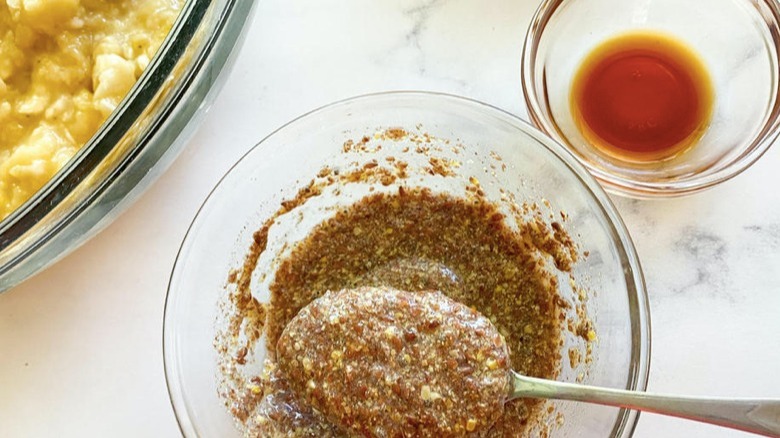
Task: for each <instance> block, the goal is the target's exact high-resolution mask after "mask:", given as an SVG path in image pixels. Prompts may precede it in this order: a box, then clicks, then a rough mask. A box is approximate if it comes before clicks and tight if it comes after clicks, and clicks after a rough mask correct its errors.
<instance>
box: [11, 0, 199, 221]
mask: <svg viewBox="0 0 780 438" xmlns="http://www.w3.org/2000/svg"><path fill="white" fill-rule="evenodd" d="M183 1H184V0H5V1H4V2H2V0H0V220H2V219H3V218H5V217H6V216H8V215H9V214H10V213H11V212H13V210H14V209H16V208H17V207H19V205H21V204H22V203H23V202H25V201H26V200H27V199H28V198H29V197H30V196H32V194H33V193H35V192H36V191H37V190H38V189H39V188H41V186H43V185H44V184H45V183H46V181H48V180H49V178H51V177H52V176H53V175H54V174H55V173H56V172H57V171H58V170H59V169H60V168H61V167H62V166H63V165H64V164H65V163H66V162H67V161H68V160H69V159H70V158H71V157H72V156H73V154H75V153H76V151H78V149H79V148H80V147H81V146H83V145H84V143H86V142H87V141H88V140H89V138H90V137H91V136H92V135H93V134H94V133H95V132H96V131H97V129H98V128H99V127H100V125H101V124H102V123H103V122H104V121H105V120H106V118H107V117H108V115H109V114H111V112H112V111H113V110H114V108H116V106H117V105H118V104H119V102H120V101H121V100H122V98H123V97H124V95H125V94H126V93H127V92H128V91H129V90H130V88H131V87H132V86H133V84H134V83H135V81H136V80H137V79H138V77H139V76H140V75H141V72H142V71H143V70H144V69H145V68H146V66H147V65H148V64H149V61H150V59H151V58H152V56H153V55H154V53H155V52H156V51H157V49H158V47H159V46H160V44H161V43H162V41H163V39H164V38H165V35H166V34H167V33H168V31H169V30H170V28H171V26H172V25H173V22H174V20H175V19H176V16H177V15H178V13H179V10H180V9H181V6H182V3H183Z"/></svg>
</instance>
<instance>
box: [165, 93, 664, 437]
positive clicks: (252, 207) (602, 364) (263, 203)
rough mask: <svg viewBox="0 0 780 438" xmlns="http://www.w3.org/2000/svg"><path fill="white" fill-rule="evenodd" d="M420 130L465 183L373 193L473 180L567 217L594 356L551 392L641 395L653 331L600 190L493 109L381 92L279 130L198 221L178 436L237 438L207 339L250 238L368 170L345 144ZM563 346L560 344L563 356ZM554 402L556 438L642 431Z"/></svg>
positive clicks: (184, 268) (189, 259) (257, 357)
mask: <svg viewBox="0 0 780 438" xmlns="http://www.w3.org/2000/svg"><path fill="white" fill-rule="evenodd" d="M418 126H422V128H420V129H423V130H424V132H425V133H429V134H430V135H432V136H433V138H435V139H440V140H441V141H445V140H446V141H449V140H452V143H451V144H452V145H454V144H461V145H463V148H464V149H463V152H461V153H460V155H458V156H457V157H458V161H459V162H461V163H462V166H461V167H459V168H458V173H459V176H458V177H452V178H440V177H436V176H435V175H433V176H428V177H426V178H422V177H421V178H420V179H418V178H417V177H416V176H415V177H413V178H410V179H409V180H408V183H407V182H400V181H399V182H394V183H392V184H391V185H390V186H389V187H385V188H382V186H381V185H379V184H377V187H376V188H377V190H392V189H393V188H395V190H397V187H394V185H396V184H404V185H407V184H409V185H412V186H422V187H429V188H431V189H432V190H435V191H437V192H441V191H445V192H447V193H456V195H458V194H459V195H460V196H462V193H463V192H462V187H463V186H462V183H463V182H464V181H465V182H467V181H469V180H470V179H471V178H472V177H474V178H478V180H479V181H480V182H481V183H482V184H481V187H483V188H484V190H485V193H487V195H488V196H489V197H490V198H491V199H495V198H498V197H499V196H500V192H499V189H501V190H504V193H511V194H512V195H514V196H515V198H516V199H517V202H519V203H522V202H525V201H531V202H543V203H544V205H547V206H549V208H550V209H551V211H553V212H556V213H555V216H556V217H557V216H558V213H557V212H559V211H565V212H566V213H567V214H568V217H569V219H568V220H567V222H566V224H567V225H566V228H567V229H568V231H569V232H570V233H571V234H572V236H575V240H576V241H577V243H578V244H579V245H580V247H581V248H582V250H587V251H589V255H588V256H587V257H585V258H584V259H582V260H580V261H579V262H578V263H576V264H575V265H574V269H573V271H572V273H571V275H572V276H573V278H574V280H575V281H576V282H577V283H578V284H581V285H582V284H585V285H587V289H588V290H589V291H591V292H592V293H590V294H589V296H588V301H587V306H588V308H587V312H588V316H589V317H590V319H591V322H592V324H593V328H594V330H595V332H596V335H597V336H598V341H596V342H595V343H594V344H593V357H592V359H593V360H592V362H590V363H589V364H588V365H583V364H581V365H580V366H575V365H572V366H574V367H575V368H574V369H572V366H569V361H568V360H564V361H563V363H562V370H561V374H560V376H559V379H560V380H562V381H570V382H573V381H576V380H578V378H579V375H580V373H582V375H583V377H582V378H583V379H584V380H583V383H588V384H593V385H601V386H608V387H615V388H626V389H634V390H640V391H641V390H644V389H645V387H646V385H647V373H648V369H649V361H650V331H649V329H650V320H649V309H648V303H647V295H646V291H645V285H644V280H643V277H642V272H641V268H640V265H639V260H638V259H637V256H636V252H635V251H634V247H633V244H632V243H631V239H630V237H629V235H628V232H627V231H626V229H625V226H624V225H623V223H622V221H621V219H620V217H619V216H618V214H617V212H616V210H615V208H614V207H613V205H612V204H611V202H610V200H609V198H608V196H607V195H606V194H605V193H604V191H603V190H602V189H601V187H600V186H599V185H598V183H596V181H595V180H594V179H593V178H592V177H591V176H590V175H589V174H588V173H587V171H586V170H585V169H584V168H583V167H582V166H581V165H580V164H579V163H577V161H576V160H575V159H574V157H572V155H571V154H570V153H568V152H567V151H566V150H565V149H564V148H563V147H562V146H561V145H559V144H557V143H555V142H554V141H552V140H550V139H549V138H548V137H546V136H544V135H543V134H541V133H540V132H538V131H537V130H536V129H534V128H532V127H531V126H530V125H528V124H527V123H525V122H523V121H521V120H520V119H518V118H517V117H515V116H512V115H510V114H508V113H505V112H503V111H501V110H498V109H496V108H494V107H491V106H488V105H485V104H482V103H479V102H475V101H472V100H467V99H463V98H457V97H454V96H449V95H442V94H434V93H417V92H403V93H383V94H376V95H369V96H363V97H359V98H355V99H349V100H346V101H342V102H337V103H334V104H332V105H329V106H327V107H324V108H321V109H318V110H316V111H313V112H311V113H309V114H307V115H305V116H303V117H301V118H299V119H297V120H295V121H293V122H291V123H289V124H287V125H285V126H284V127H282V128H280V129H279V130H278V131H276V132H274V133H273V134H271V135H270V136H269V137H267V138H266V139H264V140H263V141H262V142H260V143H259V144H258V145H257V146H256V147H254V148H253V149H252V150H251V151H250V152H249V153H247V155H245V156H244V157H243V158H242V159H241V161H239V162H238V163H237V164H236V165H235V166H234V167H233V168H232V169H231V170H230V172H228V173H227V174H226V175H225V176H224V177H223V178H222V180H221V181H220V182H219V184H218V185H217V186H216V187H215V188H214V190H213V191H212V192H211V194H210V195H209V197H208V199H206V201H205V202H204V204H203V206H202V207H201V208H200V210H199V212H198V214H197V216H196V217H195V218H194V220H193V222H192V224H191V226H190V229H189V230H188V232H187V235H186V237H185V239H184V242H183V243H182V246H181V249H180V251H179V255H178V257H177V259H176V263H175V266H174V268H173V273H172V275H171V281H170V284H169V287H168V296H167V300H166V305H165V317H164V327H163V350H164V360H165V375H166V379H167V383H168V391H169V394H170V397H171V402H172V403H173V407H174V411H175V413H176V418H177V420H178V422H179V426H180V428H181V431H182V433H183V435H184V436H187V437H196V436H220V437H226V438H227V437H239V436H241V434H240V431H239V430H238V428H237V427H236V425H235V424H234V421H233V418H232V417H231V415H230V414H229V413H228V411H227V408H226V407H225V404H224V401H223V400H222V399H221V398H220V397H219V395H218V387H219V385H218V376H219V364H218V354H217V351H216V349H215V347H214V340H215V336H217V334H218V333H219V330H220V327H221V325H222V324H224V322H225V321H224V319H221V315H222V312H221V310H220V303H221V302H223V301H222V300H223V299H224V297H225V296H226V294H228V293H229V290H230V288H231V287H233V286H231V285H230V284H228V283H227V278H228V275H229V273H230V272H231V270H233V269H235V268H240V267H241V266H242V264H243V260H244V257H245V255H246V252H247V249H248V248H249V246H250V243H251V242H252V241H253V240H252V239H253V237H252V235H253V233H254V232H255V231H256V230H257V229H259V228H260V227H261V226H262V224H263V223H264V222H265V221H266V220H267V219H268V218H269V217H270V216H271V215H272V214H273V213H274V212H275V211H277V209H278V208H279V205H280V202H282V201H283V200H285V199H290V198H291V197H293V196H294V195H295V194H296V193H297V192H298V190H299V189H301V188H302V187H303V186H305V185H306V184H307V182H308V181H310V180H311V179H312V178H313V176H314V175H317V173H318V172H319V171H320V169H321V168H322V166H324V165H327V166H331V168H333V169H340V168H344V167H343V166H347V165H348V163H350V162H351V161H352V160H353V159H356V160H358V161H357V162H356V163H357V165H358V166H362V165H363V163H362V162H361V161H359V160H361V158H359V157H355V156H354V155H345V154H344V152H343V150H342V149H343V145H344V142H345V141H346V140H348V139H356V138H357V139H360V138H362V137H363V136H364V135H366V136H371V135H372V134H373V133H375V132H377V130H384V129H388V128H395V127H401V128H404V129H406V130H408V131H410V132H414V131H415V130H416V129H417V127H418ZM412 149H414V147H412ZM444 149H445V151H449V150H450V147H449V146H448V147H446V148H444ZM391 150H393V148H392V147H391V146H390V145H389V144H385V147H383V148H382V150H381V151H379V150H377V151H373V152H371V153H366V154H364V155H365V156H364V158H362V159H365V160H368V161H374V163H376V162H380V163H382V162H384V161H385V160H384V159H383V156H382V154H386V153H395V152H390V151H391ZM453 153H454V151H453ZM495 156H500V157H502V163H503V164H504V165H506V168H505V170H501V171H498V170H496V171H493V170H492V169H491V166H490V163H491V162H492V161H491V160H494V157H495ZM345 157H346V158H345ZM422 160H427V158H422ZM425 162H426V163H427V161H425ZM499 167H502V166H499ZM409 168H410V169H411V168H412V165H411V163H410V166H409ZM458 187H460V189H459V188H458ZM364 189H365V187H364ZM347 191H348V190H346V188H344V190H339V191H338V193H334V194H333V198H331V199H324V198H326V197H327V196H328V195H325V194H324V193H325V192H323V197H322V198H318V199H317V201H316V202H313V204H315V205H318V206H319V207H323V206H325V207H326V208H325V211H331V212H332V210H330V209H328V208H327V207H328V206H330V205H331V201H335V202H338V201H339V200H343V199H344V196H347V195H346V192H347ZM306 205H309V204H308V203H307V204H306ZM319 207H317V208H319ZM301 208H304V207H301ZM312 208H315V207H312ZM311 211H317V210H316V209H315V210H307V214H306V215H304V216H297V213H299V212H297V211H293V212H291V213H290V215H288V216H292V217H293V218H297V217H300V218H302V219H301V221H300V222H299V221H297V220H296V219H293V220H292V222H289V223H288V225H289V224H293V226H292V228H290V229H289V230H292V231H291V232H290V236H293V237H292V238H295V237H294V236H298V238H300V237H301V233H300V230H301V227H304V228H306V229H308V227H309V226H311V225H312V224H310V222H314V223H315V224H316V223H319V221H322V220H324V219H325V218H326V216H327V215H324V214H323V217H319V216H318V215H317V214H314V215H312V214H308V213H310V212H311ZM283 219H284V218H282V219H280V221H282V220H283ZM283 229H284V228H283ZM274 235H275V236H276V237H273V238H272V236H274ZM304 235H305V234H304ZM290 242H291V240H288V237H287V234H285V233H270V234H269V240H268V245H267V248H277V249H278V248H285V247H288V246H287V245H285V244H287V243H290ZM265 256H266V254H264V256H263V257H262V259H265V260H270V261H273V260H275V259H276V258H275V257H274V253H273V252H272V253H271V254H268V257H265ZM267 272H269V271H268V270H267V269H265V268H264V265H263V263H262V260H261V261H260V263H259V264H258V265H257V266H256V268H255V270H254V273H253V276H252V277H253V278H252V284H251V287H252V291H253V294H258V295H255V296H257V297H258V299H263V300H264V299H267V289H265V288H264V287H263V285H262V284H263V282H262V280H260V277H262V274H263V273H267ZM258 281H259V283H258ZM558 284H559V285H560V287H559V290H560V293H561V296H562V297H563V298H564V299H571V297H572V294H573V293H575V292H574V291H573V290H572V288H571V287H570V286H569V285H570V280H569V277H568V275H566V274H563V273H562V274H561V277H560V278H559V282H558ZM565 342H568V341H565ZM264 344H265V337H264V336H263V337H261V338H260V340H259V342H258V344H257V345H256V348H254V350H253V351H251V352H250V353H249V355H247V364H246V365H244V368H245V369H244V370H243V371H244V372H245V373H244V375H247V374H251V375H256V374H259V372H260V369H261V367H262V363H263V359H264V357H265V348H264ZM568 345H569V344H568V343H566V344H564V347H563V350H562V351H563V352H564V357H566V356H565V352H566V351H567V350H568ZM582 366H585V367H586V369H583V368H581V367H582ZM583 371H584V372H583ZM551 403H552V405H553V406H554V407H555V410H556V411H557V412H559V413H562V414H563V420H564V421H563V424H562V425H560V426H559V427H557V428H554V429H553V433H554V434H555V435H556V436H582V437H607V436H611V437H621V438H624V437H629V436H631V434H632V432H633V430H634V427H635V425H636V421H637V418H638V413H637V412H636V411H629V410H622V409H616V408H610V407H604V406H595V405H586V404H581V403H571V402H565V401H556V402H551ZM552 420H553V421H554V420H555V419H554V418H553V419H552ZM559 434H560V435H559Z"/></svg>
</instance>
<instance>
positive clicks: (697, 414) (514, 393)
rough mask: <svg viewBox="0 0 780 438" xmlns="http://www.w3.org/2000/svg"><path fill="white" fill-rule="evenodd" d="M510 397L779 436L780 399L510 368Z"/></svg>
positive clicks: (509, 398)
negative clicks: (622, 385)
mask: <svg viewBox="0 0 780 438" xmlns="http://www.w3.org/2000/svg"><path fill="white" fill-rule="evenodd" d="M510 377H511V385H510V390H509V397H508V398H507V400H512V399H516V398H522V397H534V398H544V399H555V400H572V401H580V402H586V403H595V404H600V405H607V406H616V407H620V408H626V409H634V410H638V411H645V412H652V413H655V414H662V415H669V416H672V417H678V418H685V419H688V420H694V421H700V422H703V423H709V424H715V425H718V426H723V427H730V428H732V429H738V430H742V431H745V432H751V433H756V434H759V435H765V436H771V437H780V400H772V399H727V398H705V397H681V396H674V395H661V394H649V393H645V392H636V391H625V390H619V389H609V388H599V387H595V386H586V385H576V384H572V383H562V382H556V381H551V380H545V379H537V378H535V377H527V376H523V375H521V374H518V373H517V372H515V371H510Z"/></svg>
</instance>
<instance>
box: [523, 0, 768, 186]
mask: <svg viewBox="0 0 780 438" xmlns="http://www.w3.org/2000/svg"><path fill="white" fill-rule="evenodd" d="M779 25H780V6H779V5H778V3H777V2H776V1H770V0H766V1H764V0H712V1H708V2H700V1H696V0H566V1H563V0H545V1H543V2H542V4H541V5H540V7H539V9H538V10H537V11H536V14H535V16H534V18H533V19H532V21H531V25H530V27H529V30H528V35H527V37H526V41H525V47H524V49H523V56H522V83H523V90H524V94H525V99H526V103H527V106H528V113H529V115H530V117H531V120H532V121H533V123H534V124H535V125H536V126H537V127H539V128H540V129H541V130H542V131H544V132H545V133H546V134H547V135H549V136H551V137H552V138H554V139H555V140H557V141H559V142H560V143H561V144H563V145H564V146H566V147H567V148H568V149H569V150H570V151H572V152H573V153H574V155H575V156H576V157H577V158H578V159H579V160H580V162H582V163H583V164H584V165H585V167H587V168H588V170H589V171H590V172H591V173H592V174H593V175H594V176H595V177H596V178H597V179H598V180H599V181H600V182H601V183H602V184H603V185H604V186H605V188H606V189H607V190H608V191H611V192H615V193H618V194H624V195H629V196H633V197H638V198H651V197H669V196H678V195H684V194H689V193H694V192H697V191H700V190H703V189H706V188H708V187H712V186H714V185H715V184H718V183H721V182H724V181H726V180H728V179H731V178H733V177H734V176H736V175H738V174H739V173H741V172H742V171H744V170H745V169H747V168H748V167H749V166H750V165H751V164H753V163H754V162H755V161H756V160H758V159H759V158H760V157H761V155H762V154H763V153H764V152H766V150H767V149H768V148H769V146H770V145H772V143H773V142H774V141H775V139H776V138H777V135H778V126H779V125H780V99H778V93H780V89H779V88H778V71H779V70H778V69H779V67H778V47H780V35H779V34H778V32H777V29H778V26H779ZM633 31H651V32H660V33H663V34H667V35H671V36H672V37H673V38H674V39H676V40H679V41H681V42H683V43H685V45H687V46H689V47H690V48H691V49H693V51H694V52H695V53H696V54H698V55H699V57H700V58H701V60H702V61H703V63H704V66H705V68H706V70H708V71H709V74H710V77H711V79H712V83H713V89H714V106H713V110H712V118H711V120H710V124H709V126H708V127H707V128H706V130H705V132H704V134H703V136H702V137H701V138H700V139H699V140H698V141H697V143H696V144H695V145H694V146H693V147H691V148H690V149H688V150H687V151H684V152H682V153H679V154H677V155H674V156H672V157H670V158H669V159H664V160H660V161H653V162H649V163H636V162H633V163H632V162H629V161H627V160H622V159H617V158H614V157H610V156H609V155H607V154H605V153H604V152H602V151H601V150H599V149H598V148H596V147H594V146H592V145H591V144H590V142H588V141H587V140H586V139H585V137H584V136H583V135H582V134H581V133H580V130H579V129H578V127H577V126H576V122H575V120H574V118H573V117H572V112H571V106H570V98H569V96H570V92H571V91H570V90H571V86H572V79H573V78H574V76H575V72H576V71H577V70H578V68H579V66H580V65H581V64H582V62H583V60H584V59H585V58H586V57H587V55H588V54H590V53H591V52H592V50H593V49H594V48H595V47H596V46H598V45H599V44H600V43H602V42H603V41H605V40H608V39H611V38H612V37H615V36H616V35H620V34H624V33H628V32H633Z"/></svg>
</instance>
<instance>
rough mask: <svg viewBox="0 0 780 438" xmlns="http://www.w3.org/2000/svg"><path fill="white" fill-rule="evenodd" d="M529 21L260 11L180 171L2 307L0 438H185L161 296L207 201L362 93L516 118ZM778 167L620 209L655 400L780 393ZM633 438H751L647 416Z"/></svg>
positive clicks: (320, 7)
mask: <svg viewBox="0 0 780 438" xmlns="http://www.w3.org/2000/svg"><path fill="white" fill-rule="evenodd" d="M538 4H539V1H538V0H534V1H517V0H494V1H491V2H482V1H474V0H400V1H399V0H370V1H365V0H297V1H293V2H291V1H286V0H262V1H258V4H257V12H256V17H255V19H254V23H253V24H252V27H251V29H250V31H249V33H248V35H247V42H246V44H245V46H244V47H243V49H242V51H241V53H240V55H239V56H238V58H237V62H236V66H235V69H234V71H233V73H232V74H231V76H230V77H229V79H228V81H227V83H226V85H225V87H224V90H223V92H222V94H221V95H220V97H219V98H218V99H217V101H216V102H215V103H214V106H213V108H212V109H211V111H210V113H209V114H208V115H207V116H206V118H205V119H204V121H203V124H202V126H201V127H200V129H199V130H198V132H197V133H196V135H195V136H194V138H193V139H192V141H191V143H190V145H189V146H188V148H187V150H185V152H184V153H183V154H182V156H181V157H179V159H178V160H177V161H176V163H175V164H174V165H173V166H172V168H171V169H170V170H169V171H168V172H167V173H166V174H165V175H164V176H163V177H162V178H161V179H160V180H159V181H158V182H157V183H156V184H155V185H154V186H153V187H152V188H151V189H150V190H149V191H148V192H147V193H146V194H145V196H144V197H143V198H142V199H141V200H140V201H139V202H138V203H136V204H135V205H134V206H133V207H132V208H130V209H129V210H128V211H127V212H126V213H125V214H124V215H123V216H122V217H121V218H120V219H119V220H118V221H116V222H115V223H114V224H112V225H111V226H110V227H109V228H108V229H106V230H105V231H104V232H103V233H102V234H100V235H99V236H97V238H95V239H93V240H91V241H90V242H88V243H87V244H86V245H84V246H83V247H82V248H81V249H79V250H78V251H76V252H74V253H73V254H71V255H70V256H68V257H67V258H65V259H64V260H62V261H61V262H59V263H57V264H56V265H55V266H53V267H52V268H50V269H48V270H47V271H45V272H44V273H43V274H41V275H39V276H37V277H35V278H33V279H32V280H30V281H28V282H26V283H24V284H23V285H21V286H19V287H17V288H15V289H14V290H12V291H10V292H8V293H5V294H2V295H0V358H2V360H0V436H3V437H5V436H9V437H16V436H24V437H46V436H51V433H52V431H57V434H58V436H62V437H83V436H118V437H124V436H127V437H137V436H159V437H175V436H179V432H178V428H177V426H176V421H175V418H174V416H173V412H172V410H171V407H170V403H169V400H168V396H167V393H166V387H165V378H164V375H163V367H162V351H161V345H160V337H161V331H162V314H163V307H164V303H165V291H166V286H167V281H168V278H169V275H170V269H171V266H172V264H173V260H174V258H175V257H176V253H177V250H178V248H179V245H180V243H181V240H182V238H183V236H184V233H185V231H186V229H187V226H188V225H189V223H190V221H191V219H192V217H193V216H194V214H195V212H196V211H197V209H198V207H199V206H200V204H201V202H202V200H203V199H204V198H205V196H206V195H207V194H208V193H209V191H210V190H211V188H212V187H213V185H214V184H215V183H216V182H217V181H218V180H219V178H220V177H221V176H222V175H223V174H224V172H225V171H226V170H227V169H228V168H229V167H230V166H231V165H232V164H233V163H234V162H235V161H236V160H237V159H238V158H239V157H240V156H241V155H243V154H244V153H245V152H246V151H247V150H248V149H249V148H250V147H252V146H253V145H254V144H256V143H257V141H259V140H260V139H262V138H263V137H264V136H266V135H267V134H269V133H270V132H272V131H273V130H274V129H276V128H277V127H279V126H281V125H282V124H284V123H286V122H287V121H289V120H290V119H292V118H294V117H297V116H298V115H300V114H303V113H304V112H306V111H309V110H311V109H313V108H316V107H318V106H320V105H324V104H327V103H329V102H332V101H335V100H339V99H344V98H347V97H351V96H354V95H357V94H364V93H369V92H377V91H386V90H397V89H423V90H432V91H443V92H449V93H454V94H460V95H465V96H467V97H471V98H474V99H477V100H482V101H485V102H487V103H490V104H492V105H495V106H498V107H500V108H503V109H505V110H507V111H509V112H511V113H513V114H516V115H518V116H520V117H526V110H525V107H524V103H523V97H522V90H521V85H520V54H521V50H522V43H523V38H524V35H525V29H526V27H527V25H528V24H529V22H530V19H531V15H532V13H533V12H534V10H535V9H536V7H537V5H538ZM732 55H733V54H729V53H726V52H724V53H723V54H722V56H732ZM747 56H749V54H748V53H741V54H737V56H735V58H736V59H741V58H742V57H747ZM778 162H780V149H779V148H777V147H774V148H773V149H770V150H769V151H768V152H767V153H766V154H765V156H764V157H762V159H761V160H760V161H759V162H758V163H757V164H756V165H755V166H753V167H751V168H750V169H749V170H748V171H746V172H745V173H743V174H742V175H740V176H739V177H737V178H735V179H734V180H733V181H729V182H728V183H726V184H723V185H722V186H719V187H717V188H715V189H712V190H709V191H706V192H703V193H700V194H696V195H693V196H690V197H686V198H681V199H670V200H662V201H637V200H631V199H625V198H618V197H613V200H614V202H615V205H616V207H617V209H618V211H619V212H620V214H621V215H622V216H623V219H624V221H625V223H626V226H627V228H628V230H629V232H630V234H631V236H632V238H633V240H634V242H635V245H636V249H637V253H638V254H639V257H640V260H641V262H642V267H643V270H644V273H645V277H646V280H647V288H648V294H649V300H650V306H651V313H652V337H653V346H652V361H651V371H650V389H651V390H653V391H662V392H677V393H681V392H684V393H691V394H700V395H723V396H743V397H746V396H763V397H770V396H771V397H777V396H778V394H780V374H778V373H776V372H775V371H776V370H777V364H778V363H780V190H777V189H776V188H777V187H778V186H780V172H778V171H777V163H778ZM109 402H110V403H111V406H112V409H107V408H106V406H107V403H109ZM41 412H45V413H46V414H45V416H42V415H41V414H40V413H41ZM138 418H144V421H138ZM635 436H636V437H638V438H654V437H694V438H696V437H707V438H710V437H713V438H724V437H738V436H744V437H745V438H747V437H748V435H743V434H740V433H737V432H733V431H729V430H725V429H718V428H714V427H711V426H706V425H699V424H695V423H689V422H684V421H682V420H676V419H670V418H665V417H660V416H654V415H649V414H648V415H642V416H641V418H640V421H639V425H638V427H637V431H636V434H635Z"/></svg>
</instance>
